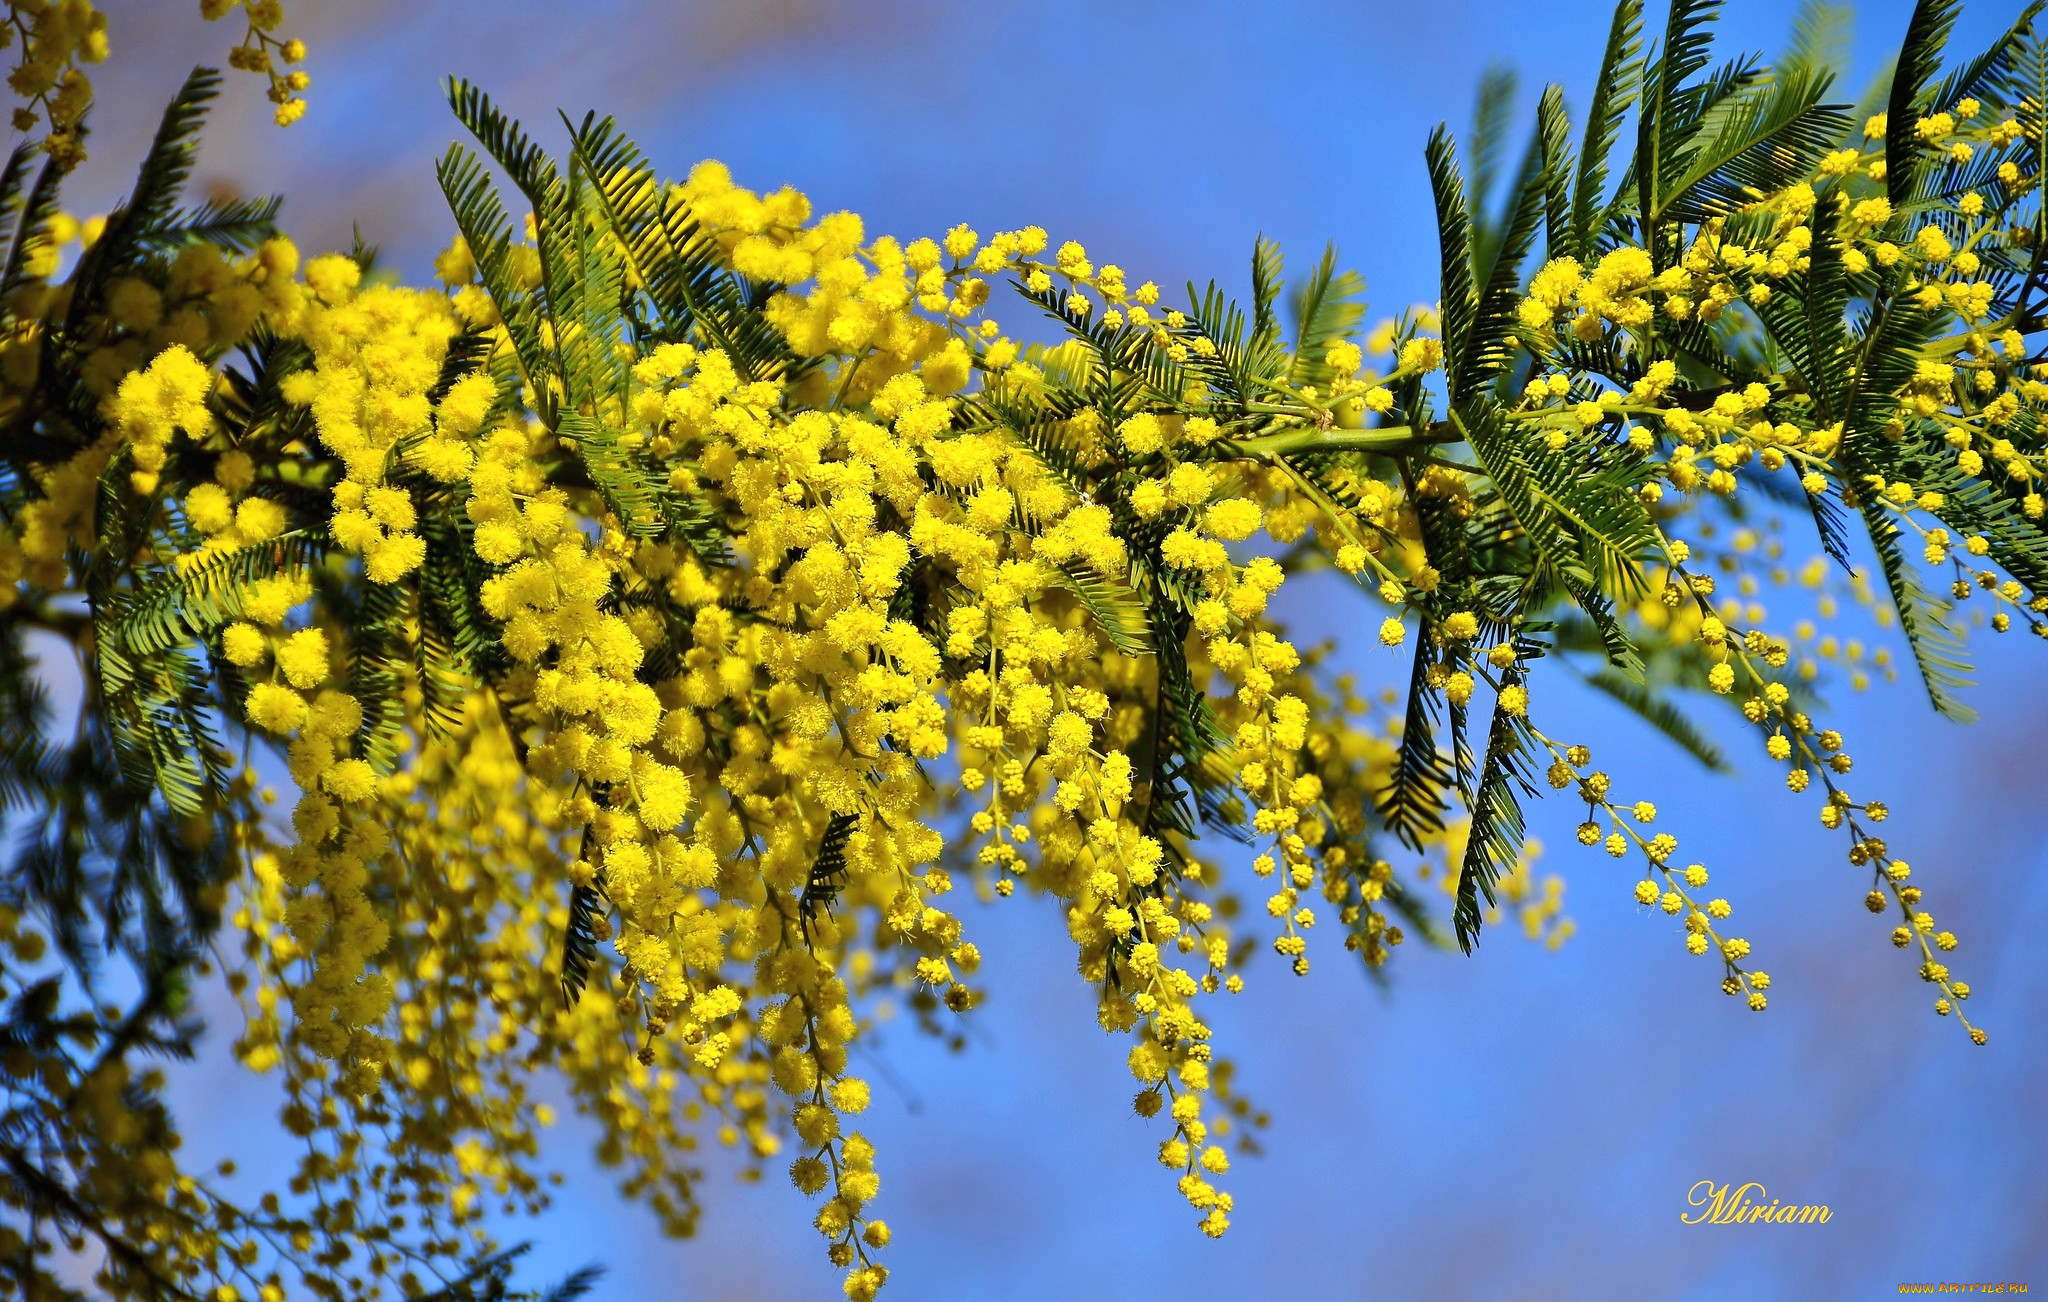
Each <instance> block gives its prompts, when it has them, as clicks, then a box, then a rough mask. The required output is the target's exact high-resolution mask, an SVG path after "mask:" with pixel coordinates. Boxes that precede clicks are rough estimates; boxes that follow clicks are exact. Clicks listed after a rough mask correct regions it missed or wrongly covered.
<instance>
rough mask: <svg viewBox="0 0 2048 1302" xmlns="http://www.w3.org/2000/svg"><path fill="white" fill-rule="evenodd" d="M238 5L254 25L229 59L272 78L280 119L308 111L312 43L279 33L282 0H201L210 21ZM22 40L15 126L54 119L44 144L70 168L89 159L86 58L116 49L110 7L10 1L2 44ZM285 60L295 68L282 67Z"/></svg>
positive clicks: (84, 0) (79, 0)
mask: <svg viewBox="0 0 2048 1302" xmlns="http://www.w3.org/2000/svg"><path fill="white" fill-rule="evenodd" d="M238 8H239V10H240V12H241V14H242V16H243V17H244V18H245V19H246V20H247V23H248V30H247V32H246V33H245V34H244V35H243V37H242V39H241V41H240V42H239V43H238V44H236V45H235V46H234V48H233V49H231V50H229V51H228V62H229V63H230V64H231V65H233V66H234V67H236V68H239V69H242V70H243V71H246V72H258V73H262V74H264V75H265V76H266V77H268V79H269V81H270V92H269V93H270V101H271V103H273V104H275V105H276V106H277V111H276V117H277V124H278V125H279V126H290V125H291V124H292V123H294V122H296V121H298V120H299V119H300V118H301V117H303V116H305V112H306V101H305V100H304V99H303V98H301V97H300V92H301V91H303V90H305V89H306V87H308V86H310V85H312V78H311V77H310V76H308V75H307V73H306V72H305V71H304V70H302V69H299V68H296V67H291V65H294V64H297V63H299V62H301V61H303V60H304V59H305V57H306V46H305V42H303V41H299V40H296V39H286V38H282V37H279V36H277V35H276V34H275V33H276V31H277V29H278V28H279V27H281V26H282V25H283V24H284V4H283V2H282V0H239V3H238V0H199V10H200V13H201V15H202V16H204V17H205V18H206V19H207V21H209V22H212V21H214V20H216V19H220V18H224V17H226V16H227V15H228V14H229V13H231V12H234V11H236V10H237V9H238ZM17 42H18V43H19V48H20V57H19V58H18V60H17V61H16V63H15V65H14V68H13V70H12V71H10V72H9V73H8V74H7V85H8V87H9V88H10V89H11V90H13V92H14V93H15V94H16V95H17V96H19V97H20V99H21V103H20V104H19V106H18V107H16V108H15V110H14V114H13V118H12V121H13V125H14V129H15V130H16V131H18V132H28V131H33V130H35V129H36V125H37V124H38V123H39V122H47V123H48V124H49V128H50V130H49V134H48V135H47V136H45V137H44V139H43V142H42V145H43V148H44V150H45V151H46V152H47V153H48V154H49V155H50V157H51V158H52V159H54V160H56V161H57V162H59V163H61V164H62V165H64V166H67V167H69V166H72V165H74V164H77V163H80V162H83V161H84V160H85V151H84V149H83V148H82V147H81V145H80V142H79V136H78V123H79V119H80V118H81V117H83V116H84V113H85V110H86V107H87V106H88V105H90V104H91V103H92V97H93V89H92V80H91V78H90V77H88V76H87V75H86V73H85V68H84V65H87V64H96V63H100V62H103V61H104V60H105V59H106V57H107V55H108V53H109V52H110V47H109V45H108V41H107V16H106V14H105V13H104V12H102V11H101V10H100V9H99V7H98V6H97V5H96V4H95V3H94V0H7V12H6V15H5V17H4V18H0V49H6V48H7V47H9V46H12V45H15V44H16V43H17ZM280 63H282V64H284V65H286V67H288V68H290V70H289V71H279V68H278V65H279V64H280Z"/></svg>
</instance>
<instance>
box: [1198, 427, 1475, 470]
mask: <svg viewBox="0 0 2048 1302" xmlns="http://www.w3.org/2000/svg"><path fill="white" fill-rule="evenodd" d="M1462 438H1463V436H1462V435H1460V434H1459V433H1458V432H1457V431H1456V430H1455V429H1453V428H1452V427H1451V426H1450V425H1448V424H1447V423H1444V422H1438V423H1437V424H1435V425H1431V426H1429V427H1428V429H1427V430H1426V431H1425V432H1423V433H1419V434H1418V433H1417V432H1416V431H1415V430H1414V429H1412V428H1410V427H1409V426H1407V425H1390V426H1387V427H1386V428H1384V429H1328V430H1323V429H1299V430H1289V431H1287V432H1286V433H1284V434H1266V435H1262V436H1260V437H1258V438H1250V439H1231V440H1228V441H1226V442H1220V443H1218V444H1216V452H1217V455H1218V456H1219V457H1220V458H1222V459H1224V460H1244V461H1266V462H1271V461H1273V460H1275V459H1276V458H1279V457H1293V456H1301V455H1303V454H1306V453H1315V452H1384V453H1389V454H1391V453H1396V452H1412V451H1415V450H1417V449H1420V448H1425V447H1432V446H1435V445H1437V444H1442V443H1457V442H1460V441H1461V440H1462Z"/></svg>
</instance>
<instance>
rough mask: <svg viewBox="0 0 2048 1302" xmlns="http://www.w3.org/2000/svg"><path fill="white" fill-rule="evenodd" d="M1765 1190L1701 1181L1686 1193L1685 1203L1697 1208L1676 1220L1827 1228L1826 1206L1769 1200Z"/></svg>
mask: <svg viewBox="0 0 2048 1302" xmlns="http://www.w3.org/2000/svg"><path fill="white" fill-rule="evenodd" d="M1769 1197H1770V1195H1769V1194H1768V1193H1766V1192H1765V1190H1764V1187H1763V1186H1762V1185H1760V1184H1758V1183H1756V1182H1755V1181H1754V1180H1752V1181H1750V1182H1749V1183H1748V1184H1745V1185H1742V1186H1741V1187H1739V1188H1737V1189H1736V1190H1735V1192H1734V1193H1730V1192H1728V1185H1727V1183H1726V1182H1725V1181H1724V1182H1723V1183H1722V1184H1720V1185H1719V1186H1716V1185H1715V1184H1714V1182H1713V1181H1712V1180H1702V1181H1700V1182H1699V1183H1698V1184H1695V1185H1694V1186H1693V1187H1692V1188H1691V1189H1690V1190H1688V1191H1687V1192H1686V1195H1685V1201H1686V1203H1687V1204H1688V1205H1689V1206H1691V1207H1694V1208H1696V1209H1697V1210H1696V1211H1693V1212H1689V1213H1688V1212H1680V1213H1679V1214H1678V1219H1679V1220H1680V1221H1683V1222H1684V1223H1685V1224H1687V1225H1751V1224H1754V1223H1756V1222H1759V1221H1762V1222H1765V1223H1767V1224H1771V1225H1826V1224H1827V1223H1828V1221H1830V1220H1831V1219H1833V1217H1834V1213H1833V1212H1831V1211H1829V1210H1828V1209H1827V1208H1826V1207H1825V1206H1812V1205H1801V1204H1799V1203H1781V1202H1779V1201H1778V1200H1777V1199H1776V1198H1771V1200H1770V1202H1769V1203H1768V1204H1766V1203H1765V1202H1764V1199H1766V1198H1769Z"/></svg>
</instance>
